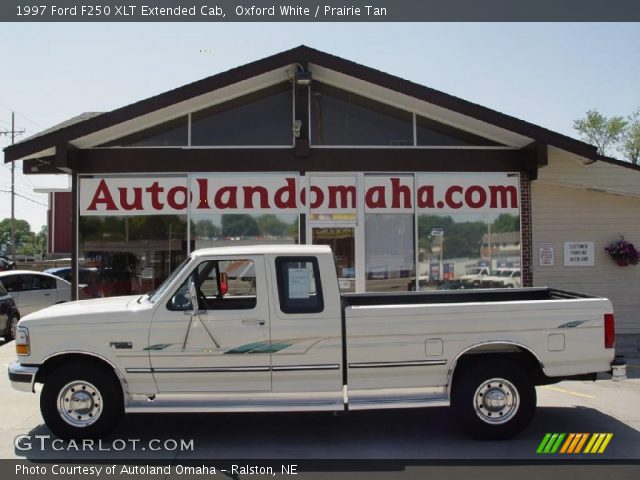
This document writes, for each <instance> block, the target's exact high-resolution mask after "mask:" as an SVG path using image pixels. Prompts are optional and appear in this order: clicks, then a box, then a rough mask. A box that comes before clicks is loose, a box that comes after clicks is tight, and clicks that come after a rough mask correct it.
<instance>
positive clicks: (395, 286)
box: [364, 213, 415, 292]
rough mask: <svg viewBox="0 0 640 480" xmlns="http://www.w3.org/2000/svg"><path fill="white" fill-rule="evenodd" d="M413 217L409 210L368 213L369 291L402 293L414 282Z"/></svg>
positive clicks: (366, 251)
mask: <svg viewBox="0 0 640 480" xmlns="http://www.w3.org/2000/svg"><path fill="white" fill-rule="evenodd" d="M413 224H414V217H413V214H407V213H390V214H384V213H369V214H366V215H365V221H364V226H365V266H366V273H365V275H366V276H365V285H366V290H367V292H402V291H407V290H410V289H411V285H412V284H413V283H414V282H415V250H414V229H413Z"/></svg>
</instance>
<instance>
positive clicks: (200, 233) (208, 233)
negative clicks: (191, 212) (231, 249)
mask: <svg viewBox="0 0 640 480" xmlns="http://www.w3.org/2000/svg"><path fill="white" fill-rule="evenodd" d="M194 231H195V234H196V238H207V239H209V238H214V237H218V236H220V228H219V227H217V226H215V225H214V224H213V222H212V221H211V220H208V219H202V220H198V221H197V222H196V224H195V228H194Z"/></svg>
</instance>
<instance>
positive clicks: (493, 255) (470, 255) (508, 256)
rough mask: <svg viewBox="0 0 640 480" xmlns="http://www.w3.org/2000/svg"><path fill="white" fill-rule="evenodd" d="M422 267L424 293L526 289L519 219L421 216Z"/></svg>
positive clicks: (511, 216) (507, 215)
mask: <svg viewBox="0 0 640 480" xmlns="http://www.w3.org/2000/svg"><path fill="white" fill-rule="evenodd" d="M418 269H419V273H418V278H419V285H420V290H430V289H465V288H503V287H518V286H521V285H520V217H519V215H516V214H511V213H499V214H488V213H477V214H474V213H469V214H450V215H424V214H423V215H419V216H418ZM505 279H508V280H505Z"/></svg>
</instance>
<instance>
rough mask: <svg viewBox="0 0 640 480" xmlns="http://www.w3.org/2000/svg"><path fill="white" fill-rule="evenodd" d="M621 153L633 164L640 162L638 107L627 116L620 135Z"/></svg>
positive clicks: (639, 115)
mask: <svg viewBox="0 0 640 480" xmlns="http://www.w3.org/2000/svg"><path fill="white" fill-rule="evenodd" d="M621 150H622V154H623V155H624V156H625V158H626V159H627V160H629V161H630V162H631V163H633V164H634V165H639V164H640V108H638V109H637V110H636V111H635V112H633V113H632V114H631V115H629V116H628V117H627V128H626V129H625V131H624V133H623V135H622V145H621Z"/></svg>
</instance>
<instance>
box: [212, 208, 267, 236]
mask: <svg viewBox="0 0 640 480" xmlns="http://www.w3.org/2000/svg"><path fill="white" fill-rule="evenodd" d="M221 223H222V236H223V237H256V236H258V224H257V223H256V219H255V218H253V217H252V216H251V215H246V214H233V213H229V214H227V213H226V214H224V215H222V221H221Z"/></svg>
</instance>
